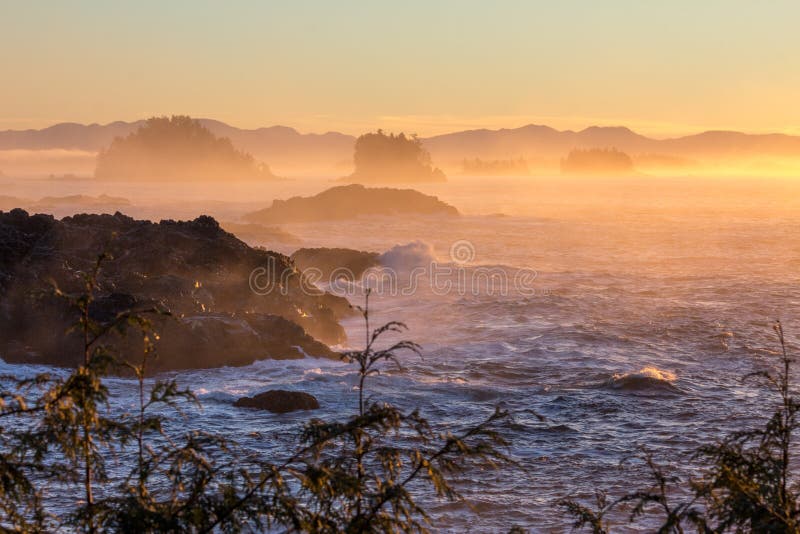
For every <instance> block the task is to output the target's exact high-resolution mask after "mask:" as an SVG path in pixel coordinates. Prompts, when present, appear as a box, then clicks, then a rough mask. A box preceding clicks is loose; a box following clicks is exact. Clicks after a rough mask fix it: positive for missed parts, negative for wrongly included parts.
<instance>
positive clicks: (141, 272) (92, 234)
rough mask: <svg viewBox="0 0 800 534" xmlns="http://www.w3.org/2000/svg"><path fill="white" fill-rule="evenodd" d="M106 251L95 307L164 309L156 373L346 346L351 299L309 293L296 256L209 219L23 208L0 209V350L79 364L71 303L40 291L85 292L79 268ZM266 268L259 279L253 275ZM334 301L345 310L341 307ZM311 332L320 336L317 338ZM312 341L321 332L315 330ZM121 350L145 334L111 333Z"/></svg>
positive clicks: (126, 352)
mask: <svg viewBox="0 0 800 534" xmlns="http://www.w3.org/2000/svg"><path fill="white" fill-rule="evenodd" d="M104 250H107V252H109V253H110V254H111V256H112V259H109V260H106V261H104V262H103V265H102V270H101V272H100V276H99V279H98V284H99V287H98V290H97V295H96V300H95V302H93V304H92V306H91V308H90V313H91V315H92V317H93V318H94V319H95V320H96V321H99V322H103V323H108V322H110V321H112V320H114V318H115V317H116V316H117V314H119V313H121V312H124V311H128V310H131V309H134V310H136V309H138V310H141V309H148V308H153V307H158V308H160V309H163V310H167V311H169V312H170V313H171V317H169V318H165V317H161V316H158V317H154V321H155V323H156V331H158V332H159V333H160V334H161V340H160V341H159V342H157V344H156V349H157V351H158V359H157V360H156V362H155V364H154V367H153V370H154V371H156V370H163V369H181V368H188V367H212V366H220V365H245V364H248V363H251V362H253V361H254V360H258V359H263V358H300V357H303V356H304V354H305V353H307V354H309V355H313V356H324V357H335V356H336V355H335V354H334V353H333V352H332V351H331V350H330V349H329V348H328V347H327V346H325V345H323V344H322V343H320V342H319V341H316V339H319V340H321V341H324V342H327V343H339V342H341V341H342V340H343V338H344V330H343V329H342V327H341V326H340V325H339V323H338V319H339V318H340V317H342V316H343V315H342V313H345V311H346V310H348V309H349V303H347V301H346V299H343V298H341V297H336V296H334V295H330V294H327V293H324V292H322V291H315V292H312V291H307V290H306V288H304V287H302V286H301V283H302V281H303V277H302V274H301V273H300V272H299V271H297V269H296V268H295V267H294V265H293V263H292V262H291V260H290V259H289V258H288V257H286V256H284V255H282V254H278V253H276V252H270V251H265V250H257V249H253V248H251V247H249V246H248V245H246V244H245V243H243V242H242V241H240V240H238V239H237V238H236V237H235V236H233V235H232V234H229V233H227V232H225V231H224V230H222V229H221V228H220V227H219V224H217V222H216V221H215V220H214V219H213V218H211V217H205V216H204V217H199V218H197V219H195V220H194V221H180V222H175V221H162V222H161V223H158V224H155V223H152V222H149V221H138V220H134V219H132V218H130V217H127V216H125V215H123V214H121V213H116V214H114V215H85V214H83V215H75V216H73V217H65V218H64V219H61V220H57V219H54V218H53V217H51V216H45V215H33V216H30V215H28V213H26V212H25V211H22V210H13V211H11V212H9V213H3V212H0V357H2V358H4V359H6V360H7V361H16V362H37V363H47V364H55V365H74V364H75V363H77V361H78V357H79V355H80V354H81V350H80V347H81V343H80V339H78V338H79V336H77V335H76V334H71V335H65V332H66V330H67V329H68V328H69V326H71V325H72V324H74V323H75V320H76V316H75V312H74V310H69V309H68V308H67V307H66V305H65V304H64V302H63V301H62V300H61V299H57V298H55V297H53V296H48V295H46V294H45V295H41V294H40V295H37V292H41V290H43V289H45V288H46V287H47V284H48V283H49V282H48V281H50V280H52V281H53V282H54V283H55V284H56V285H57V286H58V287H59V288H60V289H61V290H62V291H64V292H69V293H76V292H80V291H82V290H83V289H82V288H83V279H82V276H83V273H86V272H89V271H90V270H91V269H92V268H93V266H94V263H95V261H96V259H97V256H98V254H100V253H101V252H102V251H104ZM256 268H262V269H263V270H264V271H263V272H264V274H263V276H262V278H263V280H261V285H262V287H263V286H264V285H266V286H269V288H270V289H271V290H270V291H261V292H254V291H253V290H252V289H251V287H250V276H251V273H252V272H253V270H254V269H256ZM337 310H338V311H337ZM312 336H313V337H312ZM314 338H316V339H314ZM113 344H114V345H115V346H119V347H120V352H121V355H122V356H123V357H128V356H130V357H133V358H135V357H137V355H140V354H141V350H142V344H141V338H140V336H133V335H131V336H127V338H126V339H125V340H114V342H113Z"/></svg>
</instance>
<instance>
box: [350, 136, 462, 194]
mask: <svg viewBox="0 0 800 534" xmlns="http://www.w3.org/2000/svg"><path fill="white" fill-rule="evenodd" d="M353 162H354V163H355V167H356V170H355V172H354V173H353V174H352V175H350V176H349V177H348V178H347V180H348V181H358V182H364V183H376V182H383V183H386V182H443V181H445V180H446V179H447V178H446V176H445V175H444V173H443V172H442V171H441V170H439V169H437V168H435V167H433V165H432V163H431V155H430V153H429V152H428V151H427V150H425V148H424V147H423V146H422V142H421V141H420V140H419V139H418V138H417V136H416V135H410V136H406V135H405V134H404V133H400V134H397V135H395V134H393V133H392V134H388V135H387V134H385V133H384V132H383V130H378V131H377V132H376V133H367V134H364V135H362V136H361V137H359V138H358V139H357V140H356V146H355V153H354V155H353Z"/></svg>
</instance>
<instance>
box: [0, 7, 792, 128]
mask: <svg viewBox="0 0 800 534" xmlns="http://www.w3.org/2000/svg"><path fill="white" fill-rule="evenodd" d="M230 4H233V5H230ZM798 20H800V3H798V2H796V1H795V0H785V1H784V0H773V1H770V2H758V3H757V2H751V1H747V0H706V1H703V2H695V1H692V2H690V1H686V0H684V1H672V2H668V3H667V2H663V3H655V2H640V1H636V0H628V1H621V0H617V1H607V2H594V1H589V0H586V1H583V2H580V1H575V0H567V1H564V2H544V1H542V2H536V1H528V0H519V1H511V0H498V1H495V2H482V1H480V2H479V1H474V0H451V1H446V0H432V1H420V0H413V1H407V2H401V3H398V2H391V3H390V2H379V1H375V2H366V1H364V2H359V1H349V2H326V1H323V0H316V1H312V0H296V1H293V2H280V3H279V2H256V1H244V0H243V1H240V2H233V3H222V2H212V1H200V0H198V1H189V0H184V1H174V2H156V1H153V0H146V1H143V2H137V3H124V4H123V3H121V2H100V1H95V0H91V1H90V0H84V1H75V2H69V3H67V2H63V3H61V2H59V3H45V2H3V3H2V4H0V65H1V66H2V72H3V74H2V83H0V129H6V128H13V129H21V128H30V127H43V126H47V125H49V124H53V123H55V122H61V121H76V122H110V121H113V120H135V119H139V118H143V117H147V116H152V115H161V114H177V113H180V114H189V115H192V116H196V117H209V118H216V119H219V120H223V121H225V122H228V123H230V124H233V125H236V126H240V127H258V126H268V125H273V124H285V125H289V126H294V127H296V128H298V129H300V130H302V131H327V130H340V131H345V132H348V133H360V132H363V131H365V130H370V129H375V128H377V127H383V128H386V129H389V130H395V131H396V130H405V131H410V132H417V133H419V134H421V135H430V134H435V133H441V132H445V131H452V130H459V129H465V128H477V127H489V128H498V127H516V126H520V125H523V124H526V123H531V122H533V123H543V124H548V125H551V126H554V127H557V128H573V129H576V128H583V127H586V126H588V125H592V124H600V125H617V124H622V125H627V126H629V127H631V128H633V129H635V130H637V131H640V132H642V133H646V134H650V135H655V136H669V135H677V134H683V133H693V132H696V131H698V130H704V129H739V130H746V131H753V132H765V131H780V132H787V133H798V134H800V105H798V103H797V99H798V95H800V54H798V51H800V32H798V31H796V23H797V21H798Z"/></svg>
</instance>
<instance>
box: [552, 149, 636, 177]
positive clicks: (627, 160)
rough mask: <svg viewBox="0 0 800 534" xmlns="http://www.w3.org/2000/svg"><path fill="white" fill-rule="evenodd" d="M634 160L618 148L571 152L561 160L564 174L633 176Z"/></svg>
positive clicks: (575, 150)
mask: <svg viewBox="0 0 800 534" xmlns="http://www.w3.org/2000/svg"><path fill="white" fill-rule="evenodd" d="M633 172H634V168H633V160H631V157H630V156H629V155H628V154H626V153H625V152H620V151H619V150H617V149H616V148H591V149H574V150H571V151H570V153H569V154H568V155H567V157H566V158H564V159H562V160H561V173H562V174H597V175H609V174H618V175H619V174H631V173H633Z"/></svg>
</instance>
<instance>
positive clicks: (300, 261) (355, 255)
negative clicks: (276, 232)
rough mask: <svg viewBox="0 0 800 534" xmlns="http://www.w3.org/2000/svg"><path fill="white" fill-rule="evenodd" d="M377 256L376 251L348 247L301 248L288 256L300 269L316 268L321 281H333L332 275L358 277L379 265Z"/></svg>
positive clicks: (352, 279) (356, 278) (349, 277)
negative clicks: (320, 275)
mask: <svg viewBox="0 0 800 534" xmlns="http://www.w3.org/2000/svg"><path fill="white" fill-rule="evenodd" d="M378 256H380V254H378V253H377V252H365V251H363V250H353V249H349V248H301V249H298V250H296V251H295V252H293V253H292V255H291V256H289V257H290V258H291V259H292V261H293V262H294V264H295V265H296V266H297V268H298V269H300V270H301V271H306V270H307V269H311V268H313V269H318V270H319V272H320V273H321V274H322V278H321V280H320V281H321V282H333V281H334V280H333V278H334V277H337V278H338V277H344V278H346V279H347V280H350V281H355V280H358V279H360V278H361V275H363V274H364V271H366V270H367V269H369V268H371V267H378V266H380V263H379V262H378Z"/></svg>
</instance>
